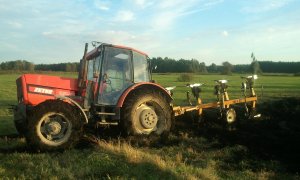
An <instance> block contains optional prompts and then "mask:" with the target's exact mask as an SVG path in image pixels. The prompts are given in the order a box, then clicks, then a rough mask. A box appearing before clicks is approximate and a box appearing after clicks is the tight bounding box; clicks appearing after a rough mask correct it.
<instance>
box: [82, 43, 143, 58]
mask: <svg viewBox="0 0 300 180" xmlns="http://www.w3.org/2000/svg"><path fill="white" fill-rule="evenodd" d="M100 46H109V47H115V48H120V49H128V50H131V51H135V52H137V53H140V54H143V55H145V56H148V55H147V54H146V53H144V52H142V51H139V50H137V49H134V48H131V47H127V46H121V45H112V44H102V45H100ZM100 46H98V47H96V48H94V49H93V50H91V51H90V52H88V53H87V54H86V59H87V60H89V59H92V58H94V57H96V56H97V55H98V54H99V52H100V51H99V48H100Z"/></svg>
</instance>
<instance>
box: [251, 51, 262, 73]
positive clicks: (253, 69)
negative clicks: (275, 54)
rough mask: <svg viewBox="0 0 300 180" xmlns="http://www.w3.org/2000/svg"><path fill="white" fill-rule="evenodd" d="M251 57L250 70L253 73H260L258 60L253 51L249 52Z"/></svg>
mask: <svg viewBox="0 0 300 180" xmlns="http://www.w3.org/2000/svg"><path fill="white" fill-rule="evenodd" d="M251 58H252V63H251V65H250V68H251V72H252V73H253V74H261V73H262V70H261V68H260V65H259V62H258V61H257V59H256V58H255V55H254V53H253V52H252V53H251Z"/></svg>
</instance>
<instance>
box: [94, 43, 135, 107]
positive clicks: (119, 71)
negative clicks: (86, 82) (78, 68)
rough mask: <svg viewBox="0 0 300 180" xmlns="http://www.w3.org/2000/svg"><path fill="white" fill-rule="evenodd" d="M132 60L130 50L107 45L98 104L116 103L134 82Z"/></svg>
mask: <svg viewBox="0 0 300 180" xmlns="http://www.w3.org/2000/svg"><path fill="white" fill-rule="evenodd" d="M131 60H132V52H131V51H130V50H127V49H122V48H116V47H112V46H107V47H105V51H104V58H103V66H102V70H101V79H100V83H99V96H98V104H101V105H116V104H117V102H118V100H119V98H120V96H121V95H122V93H123V92H124V90H125V89H127V88H128V87H129V86H131V85H132V84H133V75H132V68H131V67H132V64H131Z"/></svg>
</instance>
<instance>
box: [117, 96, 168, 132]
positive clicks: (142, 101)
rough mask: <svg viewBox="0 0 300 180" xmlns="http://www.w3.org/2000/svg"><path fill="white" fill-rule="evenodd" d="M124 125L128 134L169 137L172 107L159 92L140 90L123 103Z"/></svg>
mask: <svg viewBox="0 0 300 180" xmlns="http://www.w3.org/2000/svg"><path fill="white" fill-rule="evenodd" d="M123 107H124V109H123V111H122V112H123V114H122V115H123V119H122V121H123V126H124V130H125V132H126V134H127V135H131V136H150V135H155V136H159V137H167V136H168V134H169V132H170V129H171V108H170V104H169V103H168V101H167V100H166V98H165V96H164V95H162V94H161V93H159V92H152V91H138V92H135V93H132V94H131V96H129V97H127V100H126V101H125V104H124V105H123Z"/></svg>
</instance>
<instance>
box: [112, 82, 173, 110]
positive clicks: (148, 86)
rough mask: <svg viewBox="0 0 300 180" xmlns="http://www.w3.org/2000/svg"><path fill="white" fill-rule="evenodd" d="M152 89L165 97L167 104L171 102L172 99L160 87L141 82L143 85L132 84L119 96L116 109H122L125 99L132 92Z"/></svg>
mask: <svg viewBox="0 0 300 180" xmlns="http://www.w3.org/2000/svg"><path fill="white" fill-rule="evenodd" d="M143 88H145V89H154V90H155V91H158V92H161V93H162V94H164V95H165V97H166V98H167V100H168V102H171V101H172V100H173V99H172V97H171V95H170V94H169V93H168V91H167V90H166V89H165V88H163V87H162V86H160V85H158V84H155V83H150V82H143V83H137V84H134V85H132V86H130V87H129V88H128V89H126V90H125V91H124V92H123V94H122V95H121V97H120V98H119V100H118V103H117V107H120V108H121V107H122V106H123V104H124V102H125V99H126V97H127V96H128V95H129V94H130V93H131V92H133V91H135V90H137V89H143Z"/></svg>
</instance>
